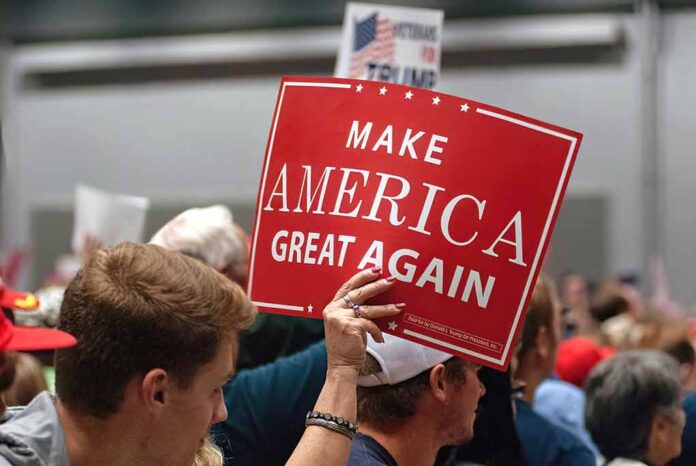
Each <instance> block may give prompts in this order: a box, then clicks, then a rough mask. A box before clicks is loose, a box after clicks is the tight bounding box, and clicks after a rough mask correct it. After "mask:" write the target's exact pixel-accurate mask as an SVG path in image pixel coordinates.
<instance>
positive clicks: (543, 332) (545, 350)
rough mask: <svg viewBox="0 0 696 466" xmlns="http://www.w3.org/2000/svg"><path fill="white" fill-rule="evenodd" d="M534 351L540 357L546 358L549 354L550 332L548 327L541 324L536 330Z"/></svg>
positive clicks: (550, 349) (550, 347) (550, 346)
mask: <svg viewBox="0 0 696 466" xmlns="http://www.w3.org/2000/svg"><path fill="white" fill-rule="evenodd" d="M534 340H535V345H536V353H537V355H538V356H539V357H540V358H541V359H544V360H546V359H548V358H549V357H550V356H551V351H552V344H551V332H550V331H549V329H548V328H546V327H544V326H541V327H539V330H537V334H536V337H535V339H534Z"/></svg>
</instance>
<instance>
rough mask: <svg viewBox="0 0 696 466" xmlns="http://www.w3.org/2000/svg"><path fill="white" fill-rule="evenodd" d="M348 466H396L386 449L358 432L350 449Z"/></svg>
mask: <svg viewBox="0 0 696 466" xmlns="http://www.w3.org/2000/svg"><path fill="white" fill-rule="evenodd" d="M348 466H398V465H397V464H396V460H395V459H394V458H393V457H392V455H390V454H389V452H388V451H387V449H386V448H384V447H383V446H382V445H380V444H379V443H378V442H377V440H375V439H373V438H372V437H370V436H369V435H364V434H361V433H360V432H358V433H357V434H356V435H355V437H354V438H353V444H352V445H351V447H350V458H349V459H348Z"/></svg>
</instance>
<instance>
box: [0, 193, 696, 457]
mask: <svg viewBox="0 0 696 466" xmlns="http://www.w3.org/2000/svg"><path fill="white" fill-rule="evenodd" d="M90 244H91V245H92V246H91V247H90V250H88V251H84V254H83V255H82V258H83V264H82V267H81V269H80V270H79V271H78V272H77V274H76V275H75V276H74V277H73V278H72V279H71V280H70V282H69V283H66V284H65V285H66V287H65V289H64V290H62V291H61V294H60V300H59V301H60V302H59V306H58V311H57V313H58V319H57V328H56V329H49V328H36V327H32V328H29V327H21V326H17V325H13V323H12V321H13V319H15V318H17V317H20V316H21V315H22V314H23V313H26V309H24V310H17V306H16V303H17V302H18V301H17V300H19V301H21V302H22V303H24V304H25V305H24V306H23V307H24V308H27V307H32V306H27V305H26V303H30V302H31V301H32V299H29V297H32V295H22V294H18V293H15V292H13V291H11V290H9V289H7V288H4V287H0V305H1V306H2V307H3V308H4V309H5V313H4V315H3V316H2V321H1V322H0V349H1V350H2V352H1V353H0V391H2V393H3V397H2V399H3V403H2V405H1V406H0V407H1V408H2V412H3V415H2V419H1V420H0V465H13V466H14V465H27V466H29V465H73V466H82V465H121V464H123V465H139V464H143V465H144V464H157V465H174V466H176V465H181V466H191V465H201V466H202V465H208V466H213V465H215V466H219V465H223V464H229V465H262V466H266V465H268V466H273V465H282V464H289V465H346V464H347V465H351V466H379V465H390V466H392V465H400V466H410V465H414V466H415V465H419V466H420V465H428V466H429V465H440V466H458V465H504V466H507V465H511V466H516V465H530V466H545V465H548V466H556V465H573V466H576V465H577V466H581V465H588V466H589V465H606V466H638V465H648V466H663V465H679V466H681V465H693V464H696V353H695V351H694V337H695V336H696V332H694V326H693V324H692V322H690V321H689V320H688V319H687V318H686V317H685V316H682V315H680V314H678V313H675V312H674V311H673V310H672V309H670V310H669V312H668V311H667V310H665V309H664V308H661V307H660V306H658V305H655V304H653V303H649V302H648V301H647V300H644V299H642V298H641V295H640V293H639V292H638V291H637V289H636V288H635V287H634V286H633V285H631V284H630V283H627V281H626V280H622V279H621V278H612V279H609V280H607V281H606V282H605V283H602V284H601V285H600V286H598V287H596V289H593V287H592V286H591V285H590V284H589V283H588V281H587V280H586V279H585V278H584V277H582V276H581V275H579V274H574V273H569V274H566V275H565V276H563V277H559V278H558V279H557V280H553V279H552V278H550V277H547V276H544V275H542V276H540V277H539V279H538V280H537V282H536V284H535V286H534V289H533V293H532V296H531V299H530V302H529V305H528V310H527V314H526V317H525V320H524V322H523V324H522V327H521V330H520V333H519V336H518V341H517V344H516V347H515V351H514V356H513V358H512V362H511V364H510V367H509V369H508V371H507V372H499V371H496V370H493V369H491V368H487V367H481V366H480V365H478V364H476V363H473V362H471V361H467V360H465V359H462V358H459V357H454V356H452V355H450V354H448V353H445V352H442V351H439V350H435V349H432V348H428V347H424V346H421V345H418V344H416V343H412V342H409V341H406V340H403V339H400V338H397V337H394V336H391V335H387V334H383V333H382V332H381V331H380V330H379V328H378V327H377V325H376V324H375V323H374V322H373V319H376V318H379V317H384V316H390V315H396V314H398V313H400V312H402V311H403V310H404V309H405V308H406V307H407V306H408V303H393V302H386V301H385V300H384V299H382V300H381V301H380V296H384V294H385V292H387V291H388V290H389V289H390V288H392V287H394V286H399V285H398V282H397V280H395V278H394V277H391V276H385V274H384V273H383V271H382V270H381V268H379V267H374V268H371V269H367V270H362V271H358V272H357V273H356V274H354V275H353V276H351V277H346V278H347V281H346V282H345V284H344V285H343V286H341V287H340V289H338V290H336V292H335V295H334V298H333V300H332V301H331V302H328V303H325V304H326V307H325V309H324V311H323V317H324V318H323V322H322V321H319V320H310V319H302V318H297V317H284V316H275V315H257V312H256V309H255V308H254V306H253V305H252V303H251V302H250V301H249V299H248V298H247V296H246V295H245V293H244V286H245V283H246V281H247V267H246V266H247V262H248V256H249V249H248V248H249V242H248V238H247V236H246V234H245V232H244V231H243V230H242V229H241V228H239V226H238V225H236V224H235V223H234V221H233V217H232V215H231V213H230V212H229V210H227V209H226V208H225V207H223V206H212V207H208V208H203V209H190V210H188V211H186V212H183V213H182V214H180V215H179V216H177V217H176V218H174V219H173V220H172V221H170V222H169V223H168V224H166V225H164V226H163V227H162V229H161V230H160V231H159V232H157V234H155V236H154V237H153V238H152V239H151V241H150V243H149V244H136V243H123V244H120V245H117V246H114V247H110V248H101V247H99V245H98V244H94V243H90ZM368 300H370V304H369V305H368V304H365V303H366V302H367V301H368ZM34 301H36V300H34ZM377 303H379V304H377ZM35 305H38V303H35ZM33 307H35V306H33ZM13 309H14V310H13ZM17 320H18V321H20V322H21V321H22V319H21V318H18V319H17ZM47 350H56V351H55V361H54V363H53V361H51V360H50V359H49V360H48V361H46V358H45V355H46V351H47ZM18 351H20V352H18ZM31 351H35V352H36V351H40V353H34V354H35V355H37V356H39V359H43V362H48V363H49V365H53V364H54V365H55V387H54V390H47V387H48V385H47V384H46V381H45V380H44V379H43V373H42V370H41V362H39V360H37V359H36V358H35V357H34V356H32V355H30V354H27V352H31ZM50 354H52V353H50ZM42 355H43V356H42ZM5 406H8V407H7V408H6V407H5Z"/></svg>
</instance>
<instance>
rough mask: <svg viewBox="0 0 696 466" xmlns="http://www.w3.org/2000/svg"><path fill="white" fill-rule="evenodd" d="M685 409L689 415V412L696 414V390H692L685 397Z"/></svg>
mask: <svg viewBox="0 0 696 466" xmlns="http://www.w3.org/2000/svg"><path fill="white" fill-rule="evenodd" d="M684 411H686V413H687V415H688V414H689V413H692V414H693V415H696V392H691V393H689V394H688V395H686V397H685V398H684Z"/></svg>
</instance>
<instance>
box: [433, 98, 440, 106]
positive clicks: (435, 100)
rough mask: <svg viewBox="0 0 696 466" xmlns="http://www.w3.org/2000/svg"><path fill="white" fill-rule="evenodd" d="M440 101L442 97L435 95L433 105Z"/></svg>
mask: <svg viewBox="0 0 696 466" xmlns="http://www.w3.org/2000/svg"><path fill="white" fill-rule="evenodd" d="M439 103H440V98H439V97H437V96H435V97H433V105H438V104H439Z"/></svg>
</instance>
